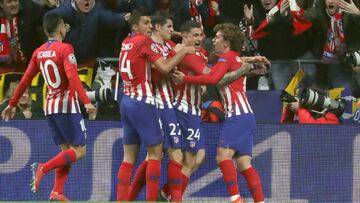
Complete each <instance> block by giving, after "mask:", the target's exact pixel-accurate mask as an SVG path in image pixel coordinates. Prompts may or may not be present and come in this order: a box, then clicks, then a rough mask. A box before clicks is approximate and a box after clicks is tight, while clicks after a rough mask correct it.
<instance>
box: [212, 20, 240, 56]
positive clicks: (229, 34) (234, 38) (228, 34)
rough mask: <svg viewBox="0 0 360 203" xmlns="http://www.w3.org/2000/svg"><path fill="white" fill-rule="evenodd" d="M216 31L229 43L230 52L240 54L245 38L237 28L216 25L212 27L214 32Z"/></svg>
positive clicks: (225, 24) (229, 24)
mask: <svg viewBox="0 0 360 203" xmlns="http://www.w3.org/2000/svg"><path fill="white" fill-rule="evenodd" d="M218 31H220V32H222V34H223V36H224V40H226V41H229V42H230V49H231V50H233V51H237V52H240V51H241V50H242V49H243V47H244V44H245V40H246V38H245V35H244V33H243V32H242V31H241V30H240V28H239V26H236V25H234V24H232V23H222V24H217V25H216V26H215V27H214V32H215V33H216V32H218Z"/></svg>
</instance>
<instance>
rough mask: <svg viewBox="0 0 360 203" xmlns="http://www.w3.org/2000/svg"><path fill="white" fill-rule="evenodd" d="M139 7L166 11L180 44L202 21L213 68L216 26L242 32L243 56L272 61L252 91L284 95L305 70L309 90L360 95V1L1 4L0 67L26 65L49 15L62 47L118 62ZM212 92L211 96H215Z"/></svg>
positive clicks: (82, 56) (31, 0)
mask: <svg viewBox="0 0 360 203" xmlns="http://www.w3.org/2000/svg"><path fill="white" fill-rule="evenodd" d="M139 7H145V8H146V9H148V10H150V11H151V12H155V11H157V10H164V11H167V12H169V13H170V14H171V16H172V17H173V22H174V29H175V31H174V33H173V39H174V41H175V42H181V39H180V37H181V36H180V35H179V33H178V32H177V31H178V30H179V27H180V25H181V24H183V23H184V22H186V21H188V20H194V21H197V22H198V23H200V24H201V25H202V27H203V30H204V35H205V40H204V41H203V48H204V49H205V50H206V52H207V56H208V57H209V63H210V65H211V62H212V61H214V60H215V59H216V56H215V55H213V54H212V50H213V48H212V37H213V36H214V33H213V30H212V28H213V27H214V26H215V25H216V24H217V23H224V22H230V23H234V24H236V25H239V26H241V28H242V29H243V31H244V32H245V33H246V36H247V37H248V39H249V40H248V43H247V45H246V47H244V51H243V53H242V54H244V55H259V54H260V55H263V56H266V57H267V58H268V59H270V60H271V61H272V64H271V67H269V68H268V72H264V73H263V75H260V76H254V77H250V78H249V79H248V84H247V88H248V89H252V90H257V89H259V90H283V89H285V88H286V87H287V85H288V84H289V82H290V81H291V79H292V78H293V76H294V75H295V74H296V73H297V71H298V70H299V69H301V70H302V71H303V72H304V73H305V77H304V79H303V85H304V86H305V87H319V88H321V89H331V88H336V87H350V86H351V87H352V89H353V93H354V96H356V97H360V85H359V84H360V73H358V72H360V67H359V66H360V65H359V64H360V55H359V54H358V55H356V54H354V53H356V52H357V51H358V52H359V53H360V9H359V8H360V0H0V19H1V21H0V23H1V24H0V68H1V66H4V65H9V64H12V65H14V64H15V65H16V64H26V63H28V61H29V59H30V58H31V55H32V52H33V51H34V50H35V48H36V47H38V46H39V45H40V44H41V43H42V42H43V41H44V40H45V37H44V34H43V33H42V27H41V26H42V16H43V15H44V14H45V13H46V12H57V13H60V14H61V15H62V16H63V18H64V20H65V22H66V23H67V24H68V34H67V35H66V38H65V42H67V43H70V44H72V45H73V47H74V49H75V54H76V57H77V60H78V62H79V63H82V62H86V61H88V60H91V59H94V58H98V57H118V55H119V51H120V44H121V41H122V40H123V39H124V38H125V37H126V36H127V34H128V33H129V32H130V29H129V26H128V23H127V20H128V19H129V17H130V12H131V11H132V10H133V9H135V8H139ZM357 56H358V58H357ZM351 57H352V58H351ZM349 58H351V59H353V60H352V63H350V62H349ZM354 60H355V64H354V62H353V61H354ZM210 89H211V88H210ZM214 92H215V93H211V91H210V93H209V94H210V96H209V95H207V97H210V98H212V99H214V97H217V95H216V91H214ZM214 100H217V99H214ZM218 100H219V99H218Z"/></svg>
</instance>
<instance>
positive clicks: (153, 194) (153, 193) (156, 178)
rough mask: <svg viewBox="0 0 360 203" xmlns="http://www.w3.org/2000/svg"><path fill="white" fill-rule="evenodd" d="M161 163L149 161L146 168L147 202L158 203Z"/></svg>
mask: <svg viewBox="0 0 360 203" xmlns="http://www.w3.org/2000/svg"><path fill="white" fill-rule="evenodd" d="M160 168H161V165H160V161H159V160H154V159H149V160H148V164H147V167H146V201H156V198H157V195H158V192H159V182H160Z"/></svg>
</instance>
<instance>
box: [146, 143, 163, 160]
mask: <svg viewBox="0 0 360 203" xmlns="http://www.w3.org/2000/svg"><path fill="white" fill-rule="evenodd" d="M147 150H148V155H149V159H155V160H162V158H163V149H162V144H158V145H154V146H149V147H148V148H147Z"/></svg>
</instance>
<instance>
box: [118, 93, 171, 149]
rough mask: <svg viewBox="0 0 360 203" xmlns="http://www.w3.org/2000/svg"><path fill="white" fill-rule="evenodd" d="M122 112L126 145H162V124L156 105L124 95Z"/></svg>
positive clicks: (121, 106) (124, 142)
mask: <svg viewBox="0 0 360 203" xmlns="http://www.w3.org/2000/svg"><path fill="white" fill-rule="evenodd" d="M120 111H121V120H122V123H123V126H124V139H123V144H124V145H133V144H138V145H140V144H142V143H143V144H144V145H145V146H151V145H156V144H160V143H162V141H163V139H164V136H163V132H162V130H161V126H162V123H161V120H160V116H159V112H158V111H157V109H156V107H155V106H154V105H151V104H147V103H145V102H142V101H138V100H135V99H131V98H130V97H128V96H126V95H124V96H123V98H122V99H121V105H120Z"/></svg>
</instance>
